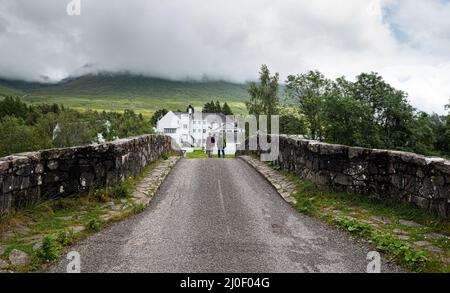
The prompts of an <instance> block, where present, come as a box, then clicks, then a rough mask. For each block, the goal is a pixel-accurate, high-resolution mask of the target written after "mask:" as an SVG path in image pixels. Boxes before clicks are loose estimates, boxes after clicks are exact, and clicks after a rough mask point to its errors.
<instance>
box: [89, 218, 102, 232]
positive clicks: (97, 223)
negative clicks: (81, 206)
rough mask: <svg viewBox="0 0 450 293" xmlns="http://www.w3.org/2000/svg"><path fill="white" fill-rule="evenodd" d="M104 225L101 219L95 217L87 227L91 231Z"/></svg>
mask: <svg viewBox="0 0 450 293" xmlns="http://www.w3.org/2000/svg"><path fill="white" fill-rule="evenodd" d="M101 226H102V223H101V221H100V220H99V219H97V218H93V219H91V220H90V221H89V223H88V225H87V228H88V229H89V230H91V231H97V230H98V229H100V227H101Z"/></svg>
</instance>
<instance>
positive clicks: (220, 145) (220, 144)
mask: <svg viewBox="0 0 450 293" xmlns="http://www.w3.org/2000/svg"><path fill="white" fill-rule="evenodd" d="M226 147H227V139H226V135H225V132H222V133H221V134H219V137H218V138H217V152H218V155H219V158H220V157H221V156H222V158H225V148H226Z"/></svg>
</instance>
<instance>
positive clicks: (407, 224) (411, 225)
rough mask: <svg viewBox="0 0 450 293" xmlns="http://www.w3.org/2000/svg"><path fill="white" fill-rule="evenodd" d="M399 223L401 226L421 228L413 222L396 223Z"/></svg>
mask: <svg viewBox="0 0 450 293" xmlns="http://www.w3.org/2000/svg"><path fill="white" fill-rule="evenodd" d="M398 222H399V223H400V225H403V226H408V227H417V228H419V227H423V225H420V224H419V223H416V222H414V221H407V220H399V221H398Z"/></svg>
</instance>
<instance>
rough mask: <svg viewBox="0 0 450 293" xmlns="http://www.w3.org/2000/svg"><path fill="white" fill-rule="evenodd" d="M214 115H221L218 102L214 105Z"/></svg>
mask: <svg viewBox="0 0 450 293" xmlns="http://www.w3.org/2000/svg"><path fill="white" fill-rule="evenodd" d="M214 113H222V107H221V106H220V102H219V101H216V104H215V105H214Z"/></svg>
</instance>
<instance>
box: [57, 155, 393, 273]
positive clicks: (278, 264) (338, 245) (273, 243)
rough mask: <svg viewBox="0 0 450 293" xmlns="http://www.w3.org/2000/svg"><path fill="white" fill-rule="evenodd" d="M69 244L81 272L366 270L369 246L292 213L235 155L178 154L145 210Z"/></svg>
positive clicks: (61, 269)
mask: <svg viewBox="0 0 450 293" xmlns="http://www.w3.org/2000/svg"><path fill="white" fill-rule="evenodd" d="M71 250H76V251H78V252H79V253H80V255H81V271H82V272H182V273H183V272H185V273H194V272H211V273H214V272H222V273H228V272H230V273H231V272H243V273H245V272H248V273H258V272H259V273H264V272H365V271H366V267H367V264H368V262H369V261H367V260H366V256H367V253H368V252H369V251H370V250H372V249H371V248H370V247H369V246H367V245H366V244H363V243H358V242H356V241H355V240H352V239H351V237H350V236H349V235H348V234H347V233H345V232H342V231H339V230H336V229H333V228H331V227H328V226H326V225H325V224H323V223H321V222H320V221H318V220H315V219H312V218H310V217H307V216H304V215H301V214H299V213H297V212H296V211H295V210H294V209H293V208H292V207H291V206H290V205H289V204H287V203H286V202H285V201H284V200H283V199H282V198H281V197H280V196H279V195H278V194H277V192H276V191H275V189H274V188H273V187H272V186H271V185H270V184H269V183H268V182H267V181H266V180H265V179H264V178H263V177H262V176H261V175H260V174H259V173H257V172H256V171H255V170H254V169H253V168H252V167H250V166H249V165H248V164H247V163H245V162H244V161H242V160H240V159H222V160H220V159H193V160H188V159H182V160H181V161H180V162H179V163H178V164H177V165H176V166H175V167H174V169H173V170H172V172H171V173H170V174H169V176H168V177H167V179H166V180H165V182H164V183H163V184H162V186H161V189H160V191H159V192H158V193H157V194H156V195H155V197H154V198H153V200H152V203H151V206H150V207H149V208H148V209H147V210H146V211H144V212H143V213H142V214H139V215H137V216H134V217H131V218H128V219H126V220H124V221H122V222H119V223H115V224H113V225H111V226H110V227H108V228H106V229H105V230H103V231H101V232H99V233H97V234H95V235H92V236H90V237H89V238H87V239H85V240H83V241H81V242H80V243H78V244H77V245H76V246H74V247H73V248H72V249H71ZM67 263H68V261H67V260H66V259H65V258H63V259H62V260H61V261H60V262H59V263H58V264H56V265H54V266H53V267H51V268H50V269H49V271H50V272H65V271H66V265H67ZM382 271H383V272H396V271H399V269H398V268H397V267H396V266H394V265H392V264H388V263H387V264H385V263H384V261H383V265H382Z"/></svg>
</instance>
